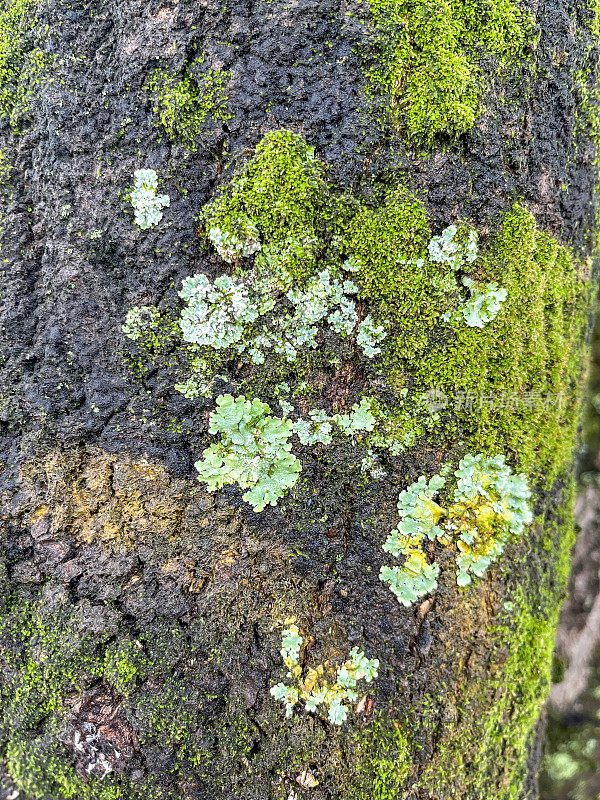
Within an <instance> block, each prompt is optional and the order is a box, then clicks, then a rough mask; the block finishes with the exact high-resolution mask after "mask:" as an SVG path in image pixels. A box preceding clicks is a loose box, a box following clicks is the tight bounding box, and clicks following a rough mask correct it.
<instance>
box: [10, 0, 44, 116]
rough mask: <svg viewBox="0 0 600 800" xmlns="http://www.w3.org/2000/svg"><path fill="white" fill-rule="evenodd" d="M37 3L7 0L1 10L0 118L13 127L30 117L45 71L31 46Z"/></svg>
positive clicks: (39, 56) (37, 50)
mask: <svg viewBox="0 0 600 800" xmlns="http://www.w3.org/2000/svg"><path fill="white" fill-rule="evenodd" d="M36 8H37V0H8V1H7V2H6V3H4V4H3V5H2V7H1V8H0V116H3V117H8V118H9V120H10V122H11V124H12V125H13V126H16V125H18V123H19V121H20V120H21V118H22V117H23V116H25V115H26V113H27V106H28V103H29V100H30V98H31V96H32V94H33V92H34V90H35V87H36V85H38V83H39V81H40V79H41V76H42V74H43V73H44V71H45V57H44V54H43V52H42V51H41V50H40V49H38V48H35V47H33V46H32V45H31V43H30V41H29V40H30V39H31V37H32V32H33V30H34V28H35V26H36V23H37V14H36Z"/></svg>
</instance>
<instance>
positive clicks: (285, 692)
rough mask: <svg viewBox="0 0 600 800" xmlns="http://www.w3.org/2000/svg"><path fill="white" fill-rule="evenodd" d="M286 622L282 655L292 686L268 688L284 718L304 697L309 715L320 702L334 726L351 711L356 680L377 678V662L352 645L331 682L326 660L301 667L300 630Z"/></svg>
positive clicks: (330, 669) (355, 697)
mask: <svg viewBox="0 0 600 800" xmlns="http://www.w3.org/2000/svg"><path fill="white" fill-rule="evenodd" d="M286 625H287V627H286V628H285V629H284V631H283V636H282V643H281V656H282V658H283V661H284V664H285V666H286V667H287V668H288V673H287V676H288V678H291V679H292V680H293V685H291V686H288V685H286V684H285V683H278V684H276V685H275V686H272V687H271V694H272V695H273V697H274V698H275V699H276V700H280V701H281V702H282V703H283V704H284V705H285V714H286V717H291V716H292V714H293V713H294V707H295V706H296V704H297V703H298V702H299V701H300V700H303V701H304V708H305V709H306V711H308V712H309V713H310V714H314V713H315V712H316V711H317V710H318V708H319V706H321V705H323V706H325V707H326V708H327V709H328V714H327V715H328V718H329V721H330V722H331V723H332V724H333V725H341V724H342V723H343V722H345V721H346V719H347V718H348V712H349V711H350V708H349V706H348V705H347V703H354V702H355V701H356V700H357V699H358V692H357V691H356V688H357V686H358V683H359V681H361V680H364V681H365V682H366V683H371V681H372V680H373V679H374V678H376V677H377V674H378V669H379V661H378V660H377V659H376V658H372V659H369V658H367V657H366V656H365V654H364V652H363V651H360V650H359V649H358V647H353V648H352V650H351V651H350V658H349V659H348V660H347V661H346V662H345V663H344V664H343V665H342V666H341V667H340V668H339V669H337V671H336V672H335V681H332V678H333V668H331V667H330V665H329V663H327V662H326V663H325V664H319V665H318V666H317V667H309V668H308V669H307V670H303V669H302V667H301V665H300V650H301V648H302V643H303V640H302V637H301V635H300V631H299V629H298V626H297V625H296V624H295V623H294V622H293V620H286Z"/></svg>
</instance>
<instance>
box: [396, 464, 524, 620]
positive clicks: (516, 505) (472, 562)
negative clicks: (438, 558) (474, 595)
mask: <svg viewBox="0 0 600 800" xmlns="http://www.w3.org/2000/svg"><path fill="white" fill-rule="evenodd" d="M454 476H455V477H456V478H457V479H458V481H457V486H456V489H455V490H454V501H453V502H452V503H451V504H450V505H449V506H448V507H447V508H443V507H442V506H440V505H438V504H437V503H436V502H435V501H434V500H433V497H434V496H435V495H437V494H438V493H439V492H440V490H441V489H442V488H443V486H444V485H445V482H446V481H445V478H443V477H442V476H441V475H435V476H434V477H433V478H431V480H430V481H429V482H427V479H426V478H424V477H423V476H422V477H421V478H419V480H418V481H417V482H416V483H413V484H412V485H411V486H410V487H409V488H408V489H407V490H405V491H403V492H401V494H400V497H399V499H398V513H399V514H400V517H401V519H400V523H399V525H398V527H397V528H395V529H394V530H393V531H392V532H391V533H390V534H389V536H388V538H387V540H386V542H385V544H384V545H383V549H384V550H385V551H386V552H388V553H391V554H392V555H393V556H395V557H399V556H404V557H405V559H406V560H405V562H404V564H403V565H402V566H401V567H394V568H390V567H387V566H383V567H382V568H381V572H380V578H381V580H382V581H383V582H384V583H387V584H388V585H389V586H390V589H391V590H392V592H393V593H394V594H395V595H396V597H397V599H398V600H399V602H400V603H402V604H403V605H405V606H410V605H412V604H413V603H414V602H416V601H417V600H418V599H419V598H420V597H422V596H424V595H425V594H429V593H430V592H432V591H434V590H435V589H436V588H437V578H438V575H439V567H438V565H437V564H429V563H428V561H427V558H426V556H425V553H424V552H423V549H422V544H423V542H424V540H426V539H427V540H429V541H433V540H438V541H440V542H442V543H443V544H445V545H448V546H450V545H455V546H456V548H457V553H456V564H457V567H458V573H457V577H456V582H457V583H458V585H459V586H467V585H468V584H469V583H470V582H471V576H472V575H475V576H477V577H479V578H480V577H482V576H483V574H484V573H485V571H486V570H487V568H488V567H489V565H490V564H491V563H492V562H493V561H495V560H496V559H497V558H498V556H499V555H501V553H502V552H503V550H504V547H505V545H506V542H507V541H508V538H509V536H511V535H512V536H513V537H515V538H517V537H519V536H521V535H522V533H523V531H524V529H525V526H526V525H529V524H530V523H531V521H532V514H531V509H530V508H529V504H528V500H529V497H530V496H531V492H530V490H529V487H528V485H527V480H526V478H525V476H524V475H514V474H513V473H512V470H511V469H510V467H509V466H508V465H507V464H506V463H505V461H504V456H501V455H500V456H496V457H495V458H486V457H485V456H483V455H477V456H471V455H467V456H465V457H464V458H463V459H462V460H461V461H460V463H459V465H458V469H456V470H455V472H454ZM442 521H443V522H442Z"/></svg>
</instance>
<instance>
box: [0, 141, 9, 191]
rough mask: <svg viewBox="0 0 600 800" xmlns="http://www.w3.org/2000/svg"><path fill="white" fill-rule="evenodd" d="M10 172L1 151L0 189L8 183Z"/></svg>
mask: <svg viewBox="0 0 600 800" xmlns="http://www.w3.org/2000/svg"><path fill="white" fill-rule="evenodd" d="M10 171H11V166H10V163H9V161H8V159H7V158H6V156H5V155H4V153H3V152H2V150H0V189H1V188H2V187H3V186H5V185H6V184H7V183H8V180H9V178H10Z"/></svg>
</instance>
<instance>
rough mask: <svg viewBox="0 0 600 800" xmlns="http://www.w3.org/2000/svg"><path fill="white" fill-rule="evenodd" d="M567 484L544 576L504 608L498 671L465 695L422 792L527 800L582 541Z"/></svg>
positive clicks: (474, 682)
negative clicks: (573, 559)
mask: <svg viewBox="0 0 600 800" xmlns="http://www.w3.org/2000/svg"><path fill="white" fill-rule="evenodd" d="M566 481H567V482H566V488H565V490H564V493H563V501H562V504H561V506H560V509H559V511H558V516H554V515H553V516H552V517H550V518H546V519H544V517H540V518H539V519H538V523H537V524H538V527H537V531H536V532H537V542H536V543H535V544H534V550H538V548H539V550H546V553H545V555H544V571H543V573H542V574H540V575H539V576H534V578H533V579H532V582H531V584H525V585H524V586H517V587H516V588H515V589H514V591H513V593H512V596H510V599H509V601H508V602H506V603H505V604H504V612H503V613H502V614H501V616H500V619H499V621H498V622H497V623H496V624H495V625H494V626H493V627H492V628H491V630H490V634H491V636H492V650H491V655H490V663H489V664H483V665H482V671H481V673H480V674H479V676H477V675H472V676H471V677H470V678H469V679H465V683H464V686H463V688H462V689H461V688H459V689H458V692H457V696H456V698H455V701H454V702H457V701H458V702H457V708H458V711H459V716H458V721H457V722H455V723H453V724H452V725H450V726H449V727H447V728H446V730H445V731H444V734H443V738H442V740H441V742H440V745H439V748H438V750H437V752H436V754H435V756H434V758H433V760H432V762H431V764H430V766H429V767H428V769H427V770H426V771H425V773H424V774H423V776H422V779H421V785H423V786H426V787H427V789H428V790H429V791H437V792H439V794H440V796H442V797H473V798H488V797H489V798H492V797H493V798H495V800H517V798H520V797H522V786H523V781H524V779H525V778H526V775H527V765H526V762H527V758H528V754H529V752H530V749H531V747H532V745H533V740H534V736H535V725H536V723H537V720H538V718H539V714H540V711H541V708H542V706H543V704H544V702H545V699H546V697H547V695H548V692H549V690H550V684H551V664H552V651H553V649H554V637H555V633H556V626H557V624H558V615H559V611H560V605H561V602H562V599H563V596H564V590H565V588H566V585H567V582H568V576H569V554H570V550H571V547H572V545H573V541H574V531H575V526H574V521H573V500H574V481H573V480H572V479H569V478H567V479H566ZM549 553H550V554H551V555H549ZM532 558H535V555H533V554H532V552H531V550H528V552H525V551H524V552H523V562H525V561H526V562H527V563H528V564H531V563H532ZM548 561H550V566H549V568H548ZM507 580H508V581H510V577H507ZM459 687H460V684H459ZM461 692H462V696H461ZM448 702H452V701H451V699H450V698H449V700H448Z"/></svg>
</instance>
